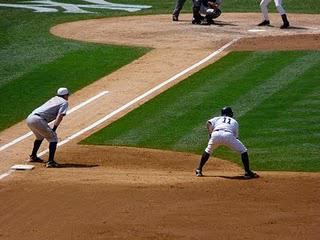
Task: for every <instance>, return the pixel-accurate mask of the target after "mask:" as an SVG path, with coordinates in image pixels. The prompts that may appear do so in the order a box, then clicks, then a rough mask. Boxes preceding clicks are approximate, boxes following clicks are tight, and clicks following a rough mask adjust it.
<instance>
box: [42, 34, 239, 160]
mask: <svg viewBox="0 0 320 240" xmlns="http://www.w3.org/2000/svg"><path fill="white" fill-rule="evenodd" d="M239 39H240V37H238V38H235V39H233V40H232V41H230V42H229V43H227V44H225V45H223V46H222V47H221V48H219V49H218V50H216V51H214V52H213V53H211V54H210V55H209V56H207V57H206V58H204V59H202V60H200V61H199V62H197V63H195V64H194V65H192V66H190V67H188V68H187V69H185V70H183V71H182V72H180V73H178V74H176V75H174V76H173V77H171V78H169V79H168V80H166V81H164V82H162V83H160V84H159V85H157V86H155V87H154V88H152V89H150V90H149V91H147V92H145V93H144V94H142V95H140V96H138V97H136V98H135V99H133V100H132V101H130V102H128V103H126V104H125V105H123V106H122V107H120V108H118V109H116V110H114V111H113V112H111V113H109V114H108V115H106V116H104V117H103V118H101V119H99V120H98V121H96V122H94V123H92V124H91V125H89V126H88V127H86V128H83V129H81V130H80V131H78V132H76V133H75V134H73V135H71V136H69V137H67V138H66V139H64V140H63V141H61V142H59V143H58V146H61V145H63V144H66V143H67V142H70V141H71V140H72V139H75V138H76V137H78V136H80V135H82V134H84V133H86V132H88V131H90V130H91V129H93V128H95V127H97V126H98V125H100V124H102V123H103V122H105V121H107V120H108V119H110V118H112V117H113V116H115V115H116V114H118V113H120V112H122V111H123V110H125V109H127V108H129V107H130V106H132V105H133V104H135V103H137V102H139V101H140V100H141V99H143V98H145V97H147V96H149V95H151V94H152V93H154V92H156V91H157V90H159V89H160V88H162V87H163V86H165V85H167V84H169V83H171V82H173V81H174V80H176V79H178V78H179V77H181V76H183V75H184V74H186V73H188V72H190V71H191V70H193V69H195V68H197V67H199V66H200V65H201V64H204V63H206V62H207V61H209V60H211V59H212V58H214V57H215V56H217V55H219V54H220V53H222V52H223V51H224V50H225V49H227V48H228V47H230V46H231V45H232V44H234V43H235V42H237V41H238V40H239ZM48 151H49V150H48V149H47V150H45V151H43V152H41V153H40V154H39V155H40V156H42V155H44V154H46V153H47V152H48Z"/></svg>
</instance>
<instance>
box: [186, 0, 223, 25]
mask: <svg viewBox="0 0 320 240" xmlns="http://www.w3.org/2000/svg"><path fill="white" fill-rule="evenodd" d="M221 3H222V0H193V7H192V11H193V18H192V24H200V25H210V24H214V20H213V19H215V18H218V17H219V16H220V15H221V10H220V8H219V6H220V5H221ZM203 15H204V16H203Z"/></svg>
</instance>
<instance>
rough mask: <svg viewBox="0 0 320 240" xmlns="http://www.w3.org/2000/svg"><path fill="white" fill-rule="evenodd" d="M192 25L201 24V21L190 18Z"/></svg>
mask: <svg viewBox="0 0 320 240" xmlns="http://www.w3.org/2000/svg"><path fill="white" fill-rule="evenodd" d="M192 24H201V19H200V18H194V17H193V18H192Z"/></svg>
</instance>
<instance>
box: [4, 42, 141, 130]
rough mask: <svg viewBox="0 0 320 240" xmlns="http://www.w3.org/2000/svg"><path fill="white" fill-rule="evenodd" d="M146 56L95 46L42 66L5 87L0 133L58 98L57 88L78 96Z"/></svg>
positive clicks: (121, 48) (132, 49) (124, 48)
mask: <svg viewBox="0 0 320 240" xmlns="http://www.w3.org/2000/svg"><path fill="white" fill-rule="evenodd" d="M145 52H146V49H143V48H127V47H115V46H113V47H105V46H101V45H93V44H92V45H90V46H89V45H88V46H86V47H85V48H82V49H79V50H74V51H71V52H68V53H66V54H64V56H62V57H60V58H57V59H55V60H53V61H50V62H49V63H46V64H41V65H38V66H37V67H36V68H35V69H32V70H31V71H30V72H28V73H25V74H24V75H23V76H21V77H18V78H16V79H15V81H13V82H11V83H10V84H4V85H3V86H2V87H1V95H0V101H1V109H0V115H1V118H0V129H1V128H2V129H3V128H6V127H9V126H10V124H11V123H14V122H17V121H19V120H21V119H24V118H25V117H26V116H27V115H28V114H29V113H30V111H31V110H32V109H33V108H35V107H36V106H39V105H40V104H42V103H43V102H45V101H46V100H47V99H48V98H50V97H52V96H53V95H55V93H56V89H57V86H67V87H68V88H69V89H70V90H71V92H75V91H77V90H79V89H81V88H83V87H85V86H87V85H89V84H90V83H92V82H93V81H95V80H97V79H100V78H102V77H103V76H105V75H107V74H109V73H111V72H113V71H114V70H116V69H118V68H119V67H121V66H123V65H125V64H127V63H129V62H131V61H132V60H134V59H136V58H138V57H139V56H141V55H142V54H144V53H145ZM17 109H19V111H17Z"/></svg>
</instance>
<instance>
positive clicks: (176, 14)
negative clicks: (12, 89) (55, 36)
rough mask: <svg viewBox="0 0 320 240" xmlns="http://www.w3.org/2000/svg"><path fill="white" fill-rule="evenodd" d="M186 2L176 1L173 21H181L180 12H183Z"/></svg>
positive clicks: (182, 0)
mask: <svg viewBox="0 0 320 240" xmlns="http://www.w3.org/2000/svg"><path fill="white" fill-rule="evenodd" d="M185 2H186V0H177V1H176V6H175V8H174V10H173V13H172V20H173V21H179V15H180V12H181V10H182V8H183V5H184V3H185Z"/></svg>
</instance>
